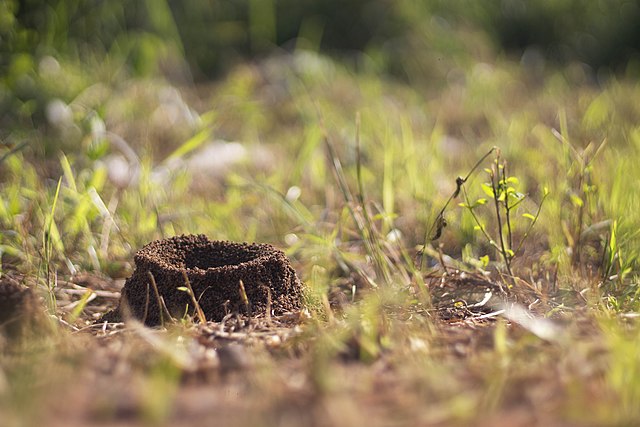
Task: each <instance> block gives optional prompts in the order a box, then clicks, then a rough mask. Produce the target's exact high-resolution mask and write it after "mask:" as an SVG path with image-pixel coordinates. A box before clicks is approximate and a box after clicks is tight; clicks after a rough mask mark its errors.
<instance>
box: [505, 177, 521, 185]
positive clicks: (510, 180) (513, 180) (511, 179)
mask: <svg viewBox="0 0 640 427" xmlns="http://www.w3.org/2000/svg"><path fill="white" fill-rule="evenodd" d="M506 182H507V183H509V184H513V185H518V184H520V180H519V179H518V178H516V177H515V176H510V177H508V178H507V179H506Z"/></svg>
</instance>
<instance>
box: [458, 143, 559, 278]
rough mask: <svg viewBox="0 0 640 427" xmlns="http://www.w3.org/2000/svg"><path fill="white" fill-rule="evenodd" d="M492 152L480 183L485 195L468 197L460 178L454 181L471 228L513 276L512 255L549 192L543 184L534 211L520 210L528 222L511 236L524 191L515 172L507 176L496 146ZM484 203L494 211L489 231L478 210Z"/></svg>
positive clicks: (537, 214)
mask: <svg viewBox="0 0 640 427" xmlns="http://www.w3.org/2000/svg"><path fill="white" fill-rule="evenodd" d="M495 152H496V156H495V159H494V161H493V164H492V165H491V168H487V169H485V172H486V173H487V175H488V177H489V182H485V183H482V185H481V186H482V190H483V191H484V193H485V194H486V195H487V196H488V199H487V198H478V199H476V200H475V201H471V199H470V198H469V194H468V193H467V190H466V188H465V187H464V185H463V184H464V182H463V183H462V184H459V185H458V187H459V188H460V189H461V190H462V194H463V197H464V202H462V203H460V206H462V207H463V208H466V209H467V210H468V211H469V213H470V214H471V217H472V218H473V221H474V222H475V224H476V225H475V229H476V230H478V231H480V232H481V233H482V235H483V237H484V238H485V239H486V241H487V242H488V243H489V244H490V245H491V246H492V247H494V248H495V249H496V251H497V252H498V253H499V255H500V257H501V258H502V260H503V261H504V265H505V268H506V270H507V273H508V274H509V276H510V277H514V275H513V271H512V269H511V266H512V262H513V259H514V258H515V257H516V256H517V255H518V254H519V253H520V250H521V249H522V246H523V244H524V242H525V240H526V239H527V237H528V236H529V233H530V232H531V229H532V228H533V226H534V225H535V224H536V222H537V221H538V218H539V216H540V211H541V210H542V205H543V204H544V201H545V199H546V198H547V196H548V195H549V191H548V190H547V188H546V187H545V189H544V191H543V195H542V200H541V201H540V204H538V207H537V210H536V212H535V214H532V213H529V212H525V213H522V218H525V219H527V221H528V223H527V224H526V226H525V227H524V232H523V233H522V235H521V237H520V239H519V240H516V239H515V238H514V235H515V227H516V225H517V223H518V222H519V221H516V218H515V214H516V208H518V207H519V206H520V205H521V204H522V203H523V202H524V200H525V199H526V198H527V195H526V194H524V193H522V192H520V191H518V185H519V184H520V180H519V179H518V178H517V177H515V176H509V174H508V173H507V161H506V160H504V159H502V158H501V157H500V150H495ZM485 205H487V206H491V207H492V208H493V211H494V215H495V220H496V231H495V234H493V235H492V234H491V233H490V232H489V231H488V230H487V227H486V225H485V224H484V223H483V222H482V220H481V219H480V217H479V214H478V209H479V208H481V207H482V206H485Z"/></svg>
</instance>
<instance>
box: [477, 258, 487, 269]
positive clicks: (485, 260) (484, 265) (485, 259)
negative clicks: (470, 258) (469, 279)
mask: <svg viewBox="0 0 640 427" xmlns="http://www.w3.org/2000/svg"><path fill="white" fill-rule="evenodd" d="M478 259H479V260H480V262H481V263H482V266H483V267H486V266H488V265H489V255H485V256H482V257H480V258H478Z"/></svg>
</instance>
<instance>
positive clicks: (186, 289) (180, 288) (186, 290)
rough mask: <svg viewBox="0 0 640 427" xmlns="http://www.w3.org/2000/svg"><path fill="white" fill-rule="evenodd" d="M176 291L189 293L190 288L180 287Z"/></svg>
mask: <svg viewBox="0 0 640 427" xmlns="http://www.w3.org/2000/svg"><path fill="white" fill-rule="evenodd" d="M176 289H177V290H179V291H182V292H186V293H189V288H187V287H186V286H178V287H177V288H176Z"/></svg>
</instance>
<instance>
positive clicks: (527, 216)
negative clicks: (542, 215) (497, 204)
mask: <svg viewBox="0 0 640 427" xmlns="http://www.w3.org/2000/svg"><path fill="white" fill-rule="evenodd" d="M522 216H523V217H524V218H529V219H530V220H531V221H535V220H536V217H535V216H533V215H531V214H530V213H523V214H522Z"/></svg>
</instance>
